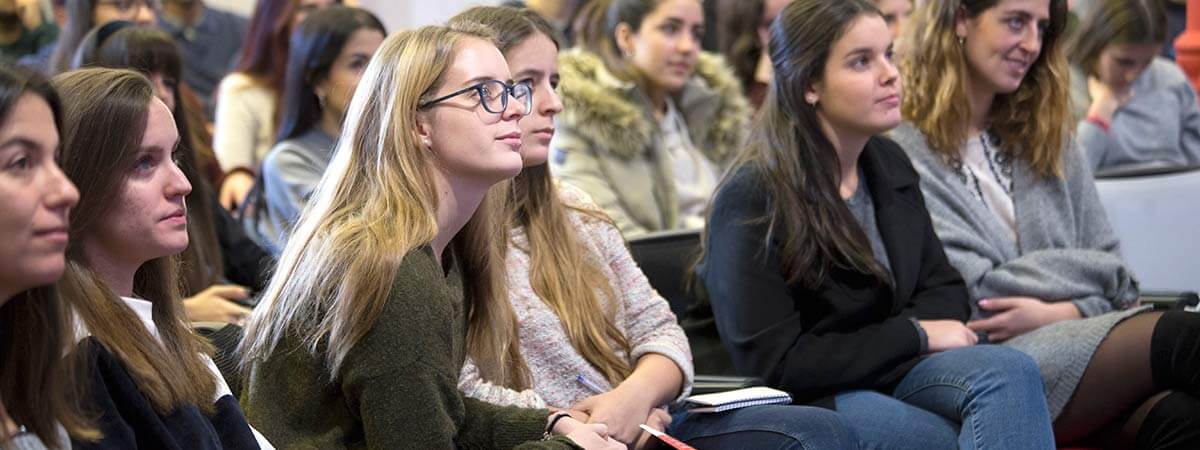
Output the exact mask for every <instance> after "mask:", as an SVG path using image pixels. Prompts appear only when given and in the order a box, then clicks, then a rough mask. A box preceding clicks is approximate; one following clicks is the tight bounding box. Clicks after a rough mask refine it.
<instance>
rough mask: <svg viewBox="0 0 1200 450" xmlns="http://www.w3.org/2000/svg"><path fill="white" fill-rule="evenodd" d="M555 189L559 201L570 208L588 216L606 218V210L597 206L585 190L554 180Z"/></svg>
mask: <svg viewBox="0 0 1200 450" xmlns="http://www.w3.org/2000/svg"><path fill="white" fill-rule="evenodd" d="M554 189H555V190H556V191H558V200H559V201H561V202H562V203H563V205H566V206H567V207H569V208H572V209H576V210H581V211H582V212H584V213H586V214H587V215H599V216H602V217H606V216H607V215H606V214H604V209H602V208H600V205H597V204H596V201H595V200H593V199H592V196H591V195H588V193H587V192H584V191H583V189H580V188H577V187H575V185H572V184H571V183H568V182H565V181H562V180H560V179H557V178H555V179H554Z"/></svg>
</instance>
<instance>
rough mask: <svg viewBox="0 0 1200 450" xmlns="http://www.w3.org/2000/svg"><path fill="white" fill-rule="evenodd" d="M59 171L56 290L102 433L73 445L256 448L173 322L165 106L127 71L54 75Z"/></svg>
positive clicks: (175, 249)
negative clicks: (63, 179) (74, 190)
mask: <svg viewBox="0 0 1200 450" xmlns="http://www.w3.org/2000/svg"><path fill="white" fill-rule="evenodd" d="M54 85H55V87H56V88H58V89H59V92H61V93H62V96H63V100H64V101H63V111H64V114H63V116H64V123H66V126H65V127H64V128H63V129H64V131H63V146H62V155H61V157H60V160H61V161H62V167H63V171H64V172H65V173H66V174H67V176H68V177H70V179H71V180H72V181H73V182H74V183H75V184H76V185H77V186H81V188H80V193H81V197H80V202H79V205H78V207H76V208H75V210H74V211H73V213H74V214H73V216H74V217H73V220H72V221H71V224H70V235H71V237H72V238H73V239H72V240H71V241H70V244H69V245H68V247H67V270H66V274H65V275H64V276H63V279H62V280H61V281H59V284H58V287H59V289H60V292H61V293H62V296H63V298H64V299H66V301H67V303H68V304H69V305H70V307H71V310H72V311H73V312H74V314H75V316H76V317H77V318H78V323H79V327H80V330H79V335H77V338H78V339H79V343H78V344H77V345H76V348H75V350H74V351H75V352H76V354H75V356H74V357H78V358H82V360H83V361H84V362H85V363H86V364H87V366H86V367H87V374H88V379H87V381H86V382H87V386H88V396H87V397H86V400H85V406H86V408H87V410H88V412H89V414H92V415H93V416H95V417H96V418H97V419H96V420H97V425H98V426H99V428H100V431H101V433H102V434H103V438H102V439H101V440H99V441H95V442H83V441H78V440H76V441H75V442H74V446H75V447H76V448H102V449H103V448H114V449H116V448H133V447H138V446H141V447H148V448H149V447H153V448H182V447H187V448H209V449H218V448H226V449H228V448H249V449H253V448H259V444H260V443H265V442H260V441H259V440H258V438H256V436H255V434H254V433H253V431H252V430H251V429H250V427H249V426H248V425H247V424H246V421H245V419H244V418H243V416H242V412H241V410H240V408H239V407H238V404H237V400H236V399H234V398H233V396H232V395H230V393H229V388H228V387H227V386H226V385H225V381H224V380H223V379H222V378H221V374H220V373H218V371H217V368H216V366H215V365H214V364H213V362H212V360H211V358H210V357H209V356H208V355H207V353H208V352H209V351H210V350H209V348H208V345H207V344H206V343H205V342H204V341H203V340H202V339H201V338H200V337H198V336H196V335H195V334H193V333H192V332H191V330H190V328H189V327H188V326H187V325H186V323H185V321H184V316H183V311H182V303H181V302H180V294H179V291H178V286H179V280H178V278H177V277H178V273H179V272H178V263H177V261H176V259H175V255H177V254H178V253H180V252H182V251H183V250H184V249H185V248H186V247H187V245H188V231H187V228H188V227H187V225H188V223H187V206H186V203H185V201H184V197H185V196H186V195H188V194H189V193H190V192H191V184H190V183H188V181H187V178H186V177H184V175H183V173H182V172H181V171H180V169H179V167H178V165H177V164H176V163H175V159H174V154H175V152H176V146H178V145H179V134H178V131H177V130H176V129H175V122H174V119H173V118H172V117H171V112H170V110H168V109H167V107H166V105H164V104H163V102H162V101H161V100H159V99H158V98H157V97H155V95H154V88H153V86H152V85H151V83H150V81H149V80H148V79H146V78H145V77H144V76H142V75H140V74H138V73H137V72H133V71H128V70H117V69H82V70H76V71H72V72H67V73H65V74H62V75H59V76H58V77H55V78H54Z"/></svg>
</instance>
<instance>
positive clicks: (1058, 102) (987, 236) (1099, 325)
mask: <svg viewBox="0 0 1200 450" xmlns="http://www.w3.org/2000/svg"><path fill="white" fill-rule="evenodd" d="M1066 22H1067V5H1066V1H1065V0H925V1H924V2H922V3H921V6H919V7H918V8H917V12H916V13H915V14H914V16H913V18H912V21H911V22H910V23H909V28H908V29H909V30H910V32H909V34H908V37H909V38H908V42H910V43H911V44H912V47H911V48H910V52H909V53H908V55H907V59H906V60H905V62H904V66H903V73H904V75H905V76H904V80H905V82H906V86H905V91H906V92H908V94H909V95H907V96H906V97H905V98H904V104H903V106H902V112H903V115H904V118H905V120H907V121H908V122H907V123H905V124H904V125H901V126H900V127H899V128H897V129H896V130H895V131H894V132H893V133H892V136H893V137H894V138H895V139H896V140H897V142H898V143H899V144H900V145H901V146H903V147H904V149H905V151H906V152H907V153H908V155H909V157H910V158H911V159H912V161H913V164H914V166H916V168H917V171H918V173H920V174H921V190H922V192H923V193H924V198H925V202H926V204H928V205H929V211H930V213H931V214H932V215H933V218H934V222H933V223H934V225H935V227H936V230H937V234H938V236H939V237H940V238H941V240H942V244H943V246H944V248H945V251H946V255H947V256H948V257H949V260H950V263H951V264H953V265H954V267H955V268H956V269H957V270H958V272H959V273H961V274H962V277H963V279H964V281H965V282H966V287H967V291H968V293H969V295H970V297H969V301H970V307H971V310H972V312H973V314H972V319H973V320H972V321H971V322H969V323H968V324H967V325H968V326H969V327H970V328H971V329H972V330H974V331H976V332H978V333H980V334H981V335H982V336H986V337H987V339H988V340H990V341H991V342H996V343H1001V344H1004V345H1007V346H1011V347H1013V348H1016V349H1019V350H1022V351H1024V352H1025V353H1027V354H1029V355H1030V356H1032V357H1033V358H1034V360H1036V361H1037V362H1038V365H1039V367H1040V368H1041V372H1042V377H1043V379H1044V381H1045V384H1046V389H1047V392H1046V395H1047V401H1048V402H1049V406H1050V413H1051V417H1052V418H1054V428H1055V437H1056V439H1057V440H1058V441H1059V442H1060V443H1064V444H1069V443H1075V442H1081V441H1085V440H1086V439H1087V438H1088V437H1089V436H1090V435H1092V434H1094V433H1103V435H1102V436H1098V437H1097V439H1099V440H1100V441H1102V442H1111V443H1112V444H1114V445H1115V446H1118V447H1121V448H1130V447H1135V448H1196V447H1197V446H1200V378H1198V377H1197V373H1200V358H1197V357H1196V356H1195V355H1197V354H1200V316H1198V315H1195V314H1190V313H1185V312H1183V311H1169V312H1166V313H1162V312H1148V311H1147V309H1146V308H1143V307H1139V306H1138V297H1139V292H1138V285H1137V281H1136V280H1135V279H1134V277H1133V274H1132V273H1130V271H1129V269H1128V268H1127V267H1126V266H1125V263H1124V262H1123V261H1122V260H1121V256H1120V246H1119V243H1118V241H1117V238H1116V236H1115V235H1114V234H1113V231H1112V228H1111V227H1110V226H1109V224H1108V218H1107V217H1106V216H1105V213H1104V208H1103V207H1102V206H1101V204H1100V200H1099V197H1098V196H1097V194H1096V188H1095V185H1094V183H1093V181H1092V175H1091V171H1090V170H1089V168H1088V166H1087V163H1086V162H1085V160H1084V155H1083V153H1082V152H1080V151H1079V150H1078V148H1077V147H1076V146H1075V143H1074V142H1073V140H1072V135H1071V128H1072V125H1073V123H1074V122H1073V121H1071V119H1070V118H1071V113H1070V111H1069V108H1070V103H1069V102H1068V95H1067V90H1068V79H1067V78H1068V70H1067V63H1066V58H1065V57H1064V53H1063V44H1064V39H1063V38H1064V36H1063V33H1064V29H1065V28H1066ZM931 68H938V69H937V70H931Z"/></svg>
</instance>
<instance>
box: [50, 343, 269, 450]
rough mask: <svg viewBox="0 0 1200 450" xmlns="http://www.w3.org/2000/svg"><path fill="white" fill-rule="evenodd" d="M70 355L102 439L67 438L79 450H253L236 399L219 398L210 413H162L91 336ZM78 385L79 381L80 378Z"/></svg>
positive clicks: (191, 409)
mask: <svg viewBox="0 0 1200 450" xmlns="http://www.w3.org/2000/svg"><path fill="white" fill-rule="evenodd" d="M75 351H76V352H80V353H81V354H79V355H75V356H77V357H80V358H83V359H84V361H86V366H87V369H86V374H87V380H86V382H87V391H86V393H87V396H86V397H85V402H84V403H85V404H84V408H85V410H86V412H87V413H88V414H89V415H91V416H93V417H94V419H95V421H96V422H95V425H96V428H98V429H99V431H100V433H101V434H103V438H102V439H100V440H99V441H96V442H88V441H81V440H76V439H72V441H71V446H72V447H73V448H75V449H83V450H108V449H114V450H115V449H132V448H142V449H163V450H175V449H177V450H183V449H189V450H191V449H197V450H207V449H212V450H221V449H224V450H239V449H245V450H252V449H254V450H256V449H258V448H259V445H258V441H257V439H255V437H254V432H253V431H251V430H250V425H249V424H248V423H246V418H245V416H243V415H242V409H241V407H239V406H238V402H237V399H235V398H233V396H232V395H229V394H225V395H222V396H221V397H220V398H218V399H217V400H216V401H215V405H214V407H215V411H214V413H213V414H212V415H208V414H205V413H203V412H201V411H200V409H199V408H197V407H196V406H195V405H187V404H185V405H179V406H176V407H175V408H174V409H172V410H171V411H170V412H168V413H166V414H162V413H159V412H158V411H156V410H155V409H154V406H153V405H152V404H151V403H150V400H149V399H148V398H147V397H146V396H145V395H143V394H142V392H141V390H140V389H139V388H138V385H137V382H136V381H135V380H134V379H133V377H132V376H130V375H129V372H128V371H126V370H125V365H124V364H123V363H122V362H121V360H120V358H118V357H117V356H115V355H113V354H112V353H111V352H109V351H108V349H107V348H105V347H104V344H101V343H100V341H99V340H98V339H96V338H95V337H88V338H85V339H84V340H83V341H81V342H80V343H79V344H78V346H77V347H76V349H75ZM80 381H81V382H83V381H84V380H80Z"/></svg>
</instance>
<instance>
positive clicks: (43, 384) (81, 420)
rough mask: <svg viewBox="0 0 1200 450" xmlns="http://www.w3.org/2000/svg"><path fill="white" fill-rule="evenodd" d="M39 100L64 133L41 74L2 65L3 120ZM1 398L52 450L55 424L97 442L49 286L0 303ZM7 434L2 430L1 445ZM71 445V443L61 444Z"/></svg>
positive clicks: (68, 334) (63, 313)
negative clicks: (28, 99)
mask: <svg viewBox="0 0 1200 450" xmlns="http://www.w3.org/2000/svg"><path fill="white" fill-rule="evenodd" d="M26 94H30V95H35V96H37V97H40V98H41V99H42V100H44V101H45V102H46V103H47V104H48V105H49V106H50V111H51V113H52V114H53V116H54V123H52V124H46V125H48V126H52V127H54V129H55V130H61V129H62V123H63V122H62V106H61V103H60V102H59V98H58V93H57V92H56V91H55V90H54V88H52V87H51V86H50V83H49V82H47V81H46V80H45V79H44V78H42V77H41V76H39V75H36V74H33V73H30V72H27V71H25V70H22V69H18V68H14V67H12V66H10V65H8V64H0V118H4V119H3V120H7V117H8V116H9V114H10V113H11V112H12V108H13V107H14V106H16V104H17V101H18V100H19V99H20V98H21V97H22V96H24V95H26ZM0 301H3V303H0V399H3V401H4V404H3V406H4V409H5V413H7V414H8V417H9V418H11V419H12V420H13V422H15V423H17V424H19V425H23V426H25V428H26V429H27V430H29V432H31V433H33V434H35V435H37V437H38V438H40V439H41V440H42V442H43V443H45V444H46V445H48V446H49V447H50V448H58V445H59V444H64V443H63V442H57V439H58V433H57V431H56V427H57V424H62V426H63V428H66V430H67V432H68V433H70V434H71V436H73V437H75V438H78V439H84V440H94V439H96V438H99V437H100V435H99V434H98V433H97V431H96V430H95V428H94V427H93V424H92V423H91V421H90V420H89V418H87V417H85V416H84V415H83V414H82V413H81V412H80V406H79V405H78V400H79V399H81V398H83V397H84V393H83V392H81V391H82V389H83V388H84V386H83V383H79V380H81V379H86V376H85V375H84V373H83V372H82V369H84V366H83V365H82V364H78V362H79V361H78V360H77V359H76V358H63V357H62V355H63V353H64V352H65V351H66V349H67V348H68V346H69V345H70V344H72V343H73V336H74V327H72V326H71V320H70V316H69V311H68V308H67V305H66V303H65V302H64V301H63V300H62V298H61V297H60V296H59V293H58V289H57V288H56V287H55V286H54V285H53V284H51V285H48V286H38V287H34V288H32V289H28V290H25V291H23V292H18V293H17V294H16V295H14V296H13V297H12V298H7V299H3V300H0ZM10 437H11V436H8V435H6V434H5V432H4V430H2V429H0V442H5V441H6V440H7V439H9V438H10ZM65 444H68V446H69V445H70V443H65Z"/></svg>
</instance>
